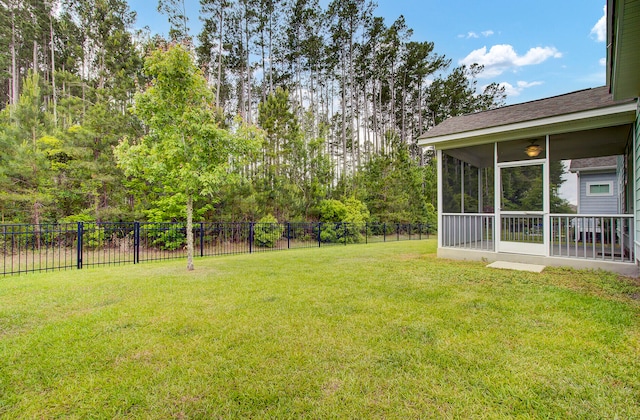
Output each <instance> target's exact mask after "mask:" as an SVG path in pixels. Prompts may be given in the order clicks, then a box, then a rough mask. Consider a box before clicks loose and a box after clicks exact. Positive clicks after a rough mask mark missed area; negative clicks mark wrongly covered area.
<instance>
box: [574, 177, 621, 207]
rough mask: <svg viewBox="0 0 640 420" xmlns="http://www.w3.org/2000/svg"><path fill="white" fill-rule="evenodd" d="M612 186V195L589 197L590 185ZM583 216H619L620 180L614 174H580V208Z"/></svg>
mask: <svg viewBox="0 0 640 420" xmlns="http://www.w3.org/2000/svg"><path fill="white" fill-rule="evenodd" d="M607 183H609V184H611V188H612V189H613V191H612V194H611V195H596V196H594V195H588V194H587V185H588V184H607ZM578 213H582V214H617V213H619V211H618V179H617V176H616V174H615V173H614V172H610V173H600V174H590V173H584V172H583V173H581V174H580V208H579V209H578Z"/></svg>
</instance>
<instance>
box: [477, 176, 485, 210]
mask: <svg viewBox="0 0 640 420" xmlns="http://www.w3.org/2000/svg"><path fill="white" fill-rule="evenodd" d="M482 192H483V191H482V168H478V213H482V209H483V208H484V203H483V200H484V195H483V194H482Z"/></svg>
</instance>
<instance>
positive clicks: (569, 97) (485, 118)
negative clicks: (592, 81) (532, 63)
mask: <svg viewBox="0 0 640 420" xmlns="http://www.w3.org/2000/svg"><path fill="white" fill-rule="evenodd" d="M629 102H633V100H626V101H614V100H613V97H612V96H611V94H609V88H608V87H606V86H602V87H598V88H593V89H585V90H579V91H576V92H571V93H567V94H564V95H559V96H553V97H550V98H544V99H539V100H536V101H531V102H524V103H521V104H516V105H509V106H505V107H501V108H496V109H492V110H489V111H482V112H476V113H473V114H466V115H461V116H458V117H452V118H449V119H447V120H445V121H443V122H442V123H440V124H438V125H437V126H435V127H434V128H432V129H431V130H429V131H427V132H426V133H424V134H423V135H422V136H420V139H428V138H432V137H439V136H446V135H449V134H457V133H463V132H466V131H474V130H480V129H484V128H491V127H498V126H502V125H508V124H514V123H520V122H525V121H533V120H537V119H542V118H548V117H554V116H558V115H565V114H572V113H574V112H581V111H589V110H592V109H600V108H606V107H609V106H614V105H620V104H624V103H629Z"/></svg>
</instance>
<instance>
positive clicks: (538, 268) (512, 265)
mask: <svg viewBox="0 0 640 420" xmlns="http://www.w3.org/2000/svg"><path fill="white" fill-rule="evenodd" d="M487 267H489V268H500V269H503V270H518V271H530V272H532V273H541V272H542V270H544V268H545V266H544V265H538V264H522V263H516V262H509V261H495V262H492V263H491V264H489V265H487Z"/></svg>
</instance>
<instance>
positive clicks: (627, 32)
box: [607, 0, 640, 100]
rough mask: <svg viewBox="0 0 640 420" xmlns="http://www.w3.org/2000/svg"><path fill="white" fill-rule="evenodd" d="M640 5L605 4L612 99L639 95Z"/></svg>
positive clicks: (614, 0)
mask: <svg viewBox="0 0 640 420" xmlns="http://www.w3.org/2000/svg"><path fill="white" fill-rule="evenodd" d="M639 28H640V2H636V1H625V0H609V1H607V85H608V86H609V91H610V92H611V93H612V95H613V99H614V100H620V99H629V98H635V97H638V96H640V77H638V68H640V36H639V34H640V29H639Z"/></svg>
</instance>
